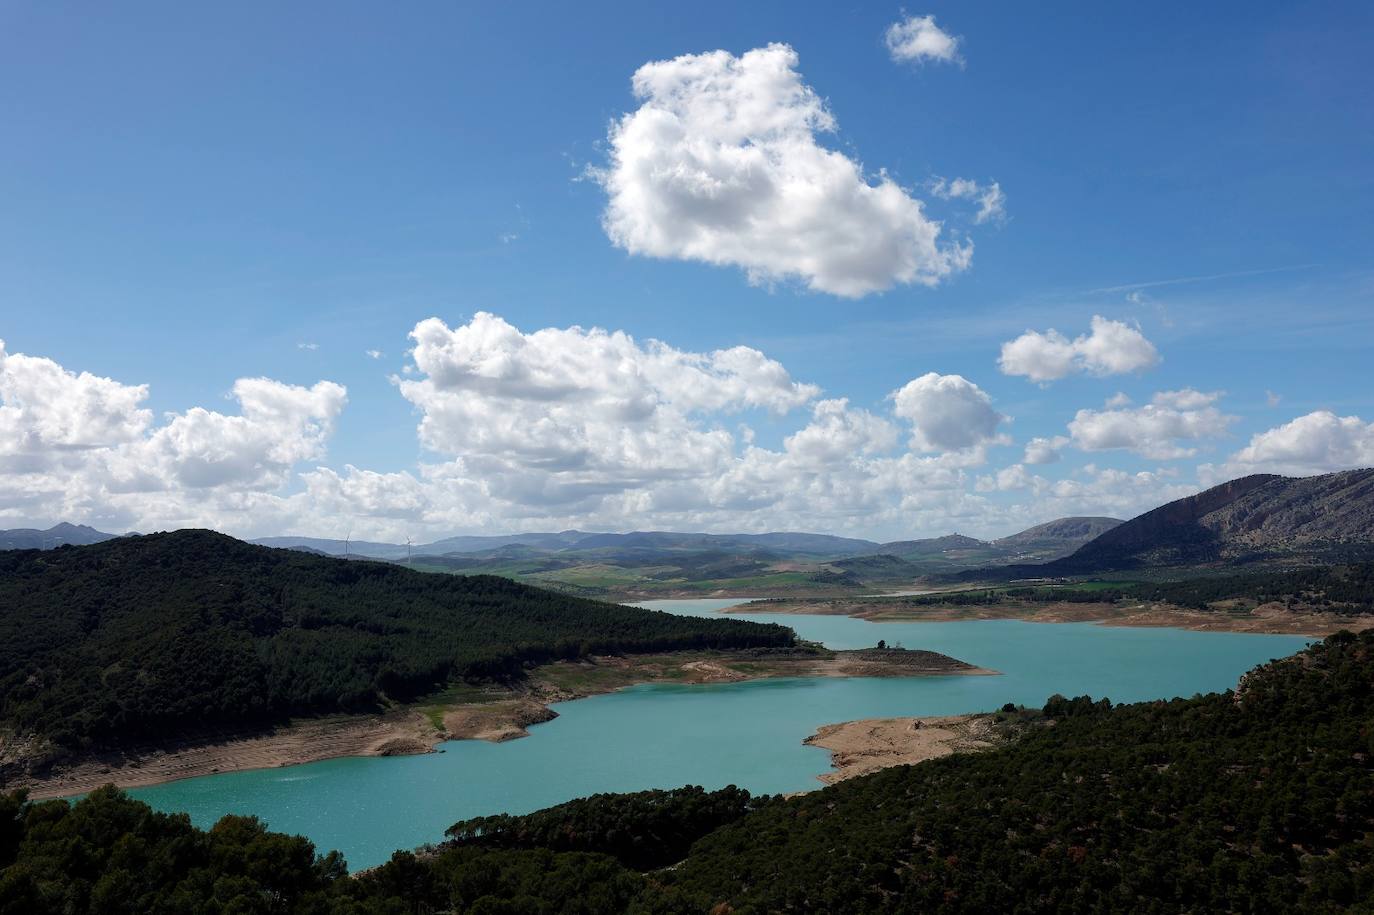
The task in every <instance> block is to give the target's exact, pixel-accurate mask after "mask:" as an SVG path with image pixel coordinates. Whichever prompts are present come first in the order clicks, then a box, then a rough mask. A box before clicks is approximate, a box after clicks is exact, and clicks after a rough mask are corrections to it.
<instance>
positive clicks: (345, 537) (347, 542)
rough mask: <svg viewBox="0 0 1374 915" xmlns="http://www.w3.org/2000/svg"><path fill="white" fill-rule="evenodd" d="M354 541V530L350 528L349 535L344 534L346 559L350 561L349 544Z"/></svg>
mask: <svg viewBox="0 0 1374 915" xmlns="http://www.w3.org/2000/svg"><path fill="white" fill-rule="evenodd" d="M352 539H353V528H351V527H350V528H349V529H348V533H347V534H344V559H348V544H349V541H350V540H352Z"/></svg>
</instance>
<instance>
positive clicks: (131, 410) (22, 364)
mask: <svg viewBox="0 0 1374 915" xmlns="http://www.w3.org/2000/svg"><path fill="white" fill-rule="evenodd" d="M147 396H148V387H147V385H126V384H120V383H119V382H117V381H114V380H112V379H109V378H100V377H98V376H96V375H92V374H90V373H89V372H82V373H81V374H79V375H78V374H75V373H73V372H69V371H67V370H66V369H64V368H63V367H62V366H60V365H58V364H57V363H56V362H54V361H52V360H51V359H44V358H41V357H36V356H26V355H24V354H23V353H13V354H11V353H8V352H6V350H5V341H3V340H0V455H19V454H25V453H28V454H42V453H45V452H49V451H61V450H77V449H90V448H100V447H108V446H112V445H118V444H121V443H123V442H129V441H133V440H135V439H137V438H138V437H139V436H141V435H142V434H143V431H144V430H145V429H146V428H147V427H148V425H149V423H151V422H152V419H153V414H152V411H151V410H147V409H143V408H142V407H140V406H139V405H140V404H141V403H142V402H143V400H144V399H146V398H147Z"/></svg>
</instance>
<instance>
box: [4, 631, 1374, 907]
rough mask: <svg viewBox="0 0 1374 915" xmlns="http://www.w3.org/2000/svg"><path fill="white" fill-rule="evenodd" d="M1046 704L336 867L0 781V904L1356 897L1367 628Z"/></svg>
mask: <svg viewBox="0 0 1374 915" xmlns="http://www.w3.org/2000/svg"><path fill="white" fill-rule="evenodd" d="M1046 714H1048V715H1051V716H1053V717H1054V724H1053V726H1049V727H1042V728H1037V729H1034V730H1032V731H1031V732H1030V733H1029V734H1028V735H1027V736H1025V737H1023V738H1021V739H1020V740H1018V741H1016V742H1014V743H1012V744H1010V745H1008V746H1006V747H1003V748H1000V749H996V750H991V751H987V752H985V753H979V754H972V755H959V756H952V757H945V758H943V759H938V760H933V761H930V762H926V763H922V764H920V765H918V766H902V767H897V768H893V769H887V770H884V771H882V772H878V773H875V774H873V775H870V776H866V777H863V778H856V779H853V780H850V781H847V782H843V783H841V784H839V785H836V786H834V787H831V788H826V789H823V790H820V791H816V792H813V793H811V794H808V795H804V796H801V797H795V798H790V799H786V800H783V799H778V798H764V799H752V798H749V797H748V795H747V794H746V793H744V792H742V791H739V790H737V789H725V790H724V791H721V792H711V793H707V792H702V791H700V789H691V788H687V789H681V790H678V791H669V792H640V793H638V794H632V795H598V796H596V797H592V798H587V799H584V800H582V801H576V802H572V803H570V804H563V805H559V806H558V807H554V808H550V809H548V810H545V811H540V812H538V813H534V814H530V815H528V816H524V817H491V818H484V819H479V820H467V821H464V822H462V823H459V824H456V825H455V826H454V828H453V830H452V834H453V836H454V841H451V842H449V843H447V844H445V845H441V846H439V847H437V848H434V849H426V850H421V851H420V852H419V853H411V852H397V853H396V854H395V855H394V856H393V857H392V859H391V860H390V861H389V862H388V863H386V864H385V865H382V866H381V867H378V868H374V869H372V870H370V871H367V872H365V873H362V874H358V875H355V876H351V877H350V876H347V875H346V871H345V868H344V864H343V862H342V861H340V860H339V858H338V856H337V855H332V854H331V855H323V856H321V855H319V854H317V852H316V850H315V849H314V848H313V847H312V846H311V845H310V843H309V842H307V841H306V840H304V839H300V838H293V837H288V836H282V835H278V834H274V833H270V832H267V831H266V830H264V829H263V828H262V826H261V824H259V823H258V822H257V821H256V820H253V819H251V818H243V817H226V818H225V819H223V820H221V821H220V822H219V823H218V824H217V825H216V826H215V827H214V828H212V829H210V830H208V831H202V830H199V829H196V828H194V827H192V826H191V825H190V824H189V822H188V821H187V819H186V817H185V816H183V815H165V814H159V813H155V812H153V811H152V810H150V809H149V808H148V807H147V806H146V805H144V804H142V803H139V802H137V801H133V800H131V799H129V798H127V797H126V796H124V795H122V794H121V793H119V792H117V791H114V790H112V789H103V790H101V791H98V792H95V793H94V794H92V795H91V796H90V797H88V798H86V799H84V800H82V801H80V802H78V803H76V804H74V805H68V804H67V803H66V802H64V801H48V802H44V803H36V804H29V803H26V802H25V801H24V799H23V797H22V796H21V795H17V794H12V795H9V796H0V915H11V913H14V915H18V913H24V915H49V913H67V915H84V913H112V915H118V913H135V912H136V913H178V915H180V913H192V915H201V913H204V915H211V913H213V915H229V913H235V915H248V913H264V915H266V913H290V915H373V913H386V915H393V913H394V915H400V913H414V915H420V913H437V912H461V913H478V915H492V913H511V915H515V913H519V915H544V913H547V915H553V913H559V915H593V913H615V912H629V913H637V915H658V913H687V912H696V913H707V912H710V913H715V915H725V913H736V915H745V913H751V915H755V913H765V912H825V913H829V912H846V913H866V912H898V913H903V912H912V913H915V912H1179V911H1190V912H1204V911H1205V912H1212V911H1230V912H1278V911H1303V912H1333V913H1334V912H1345V911H1371V905H1374V790H1371V787H1372V786H1374V632H1366V633H1364V634H1362V635H1360V636H1353V635H1351V634H1349V633H1341V634H1338V635H1335V636H1332V637H1330V638H1328V639H1327V640H1326V641H1325V642H1324V643H1321V644H1319V645H1316V646H1314V647H1313V648H1311V649H1309V650H1307V651H1305V652H1302V653H1300V654H1298V655H1295V656H1294V657H1292V658H1287V659H1284V660H1280V661H1276V662H1273V663H1271V664H1268V665H1265V666H1264V667H1261V668H1257V669H1256V670H1255V671H1252V672H1251V673H1250V674H1248V675H1247V676H1246V677H1245V678H1244V679H1243V680H1242V682H1241V684H1240V686H1239V688H1238V689H1237V690H1236V691H1235V692H1229V691H1228V692H1227V693H1224V694H1219V695H1218V694H1213V695H1208V696H1197V697H1194V698H1192V699H1186V700H1182V699H1180V700H1174V701H1169V702H1163V701H1161V702H1148V703H1139V704H1134V705H1121V706H1115V707H1113V706H1112V705H1111V703H1110V702H1106V701H1103V700H1098V701H1092V700H1090V699H1088V698H1086V697H1080V698H1078V699H1073V700H1066V699H1063V698H1062V697H1053V698H1052V699H1051V701H1050V702H1049V703H1047V705H1046ZM636 836H638V837H640V838H642V839H644V840H645V844H643V845H637V844H636V841H635V837H636ZM698 836H699V837H698ZM693 840H695V841H693ZM655 843H657V844H659V845H660V850H659V851H657V852H655V851H654V850H653V849H652V848H651V847H650V846H651V845H653V844H655ZM684 848H686V849H687V850H686V851H685V854H684V853H683V851H682V850H683V849H684ZM679 854H683V855H684V856H683V859H682V860H681V861H677V863H675V864H674V865H673V866H671V867H662V866H661V865H662V864H663V863H664V862H667V861H669V860H674V861H676V859H677V857H678V855H679ZM643 868H657V869H653V870H643Z"/></svg>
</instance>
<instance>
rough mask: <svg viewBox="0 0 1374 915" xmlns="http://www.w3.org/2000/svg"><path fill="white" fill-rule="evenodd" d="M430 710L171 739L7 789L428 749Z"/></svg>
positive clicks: (58, 792) (433, 738)
mask: <svg viewBox="0 0 1374 915" xmlns="http://www.w3.org/2000/svg"><path fill="white" fill-rule="evenodd" d="M438 741H439V737H438V735H437V733H436V731H435V729H434V728H433V727H432V726H431V725H430V724H429V722H428V721H427V720H426V719H425V717H424V716H423V715H420V714H418V713H416V712H399V713H391V714H386V715H366V716H364V715H340V716H334V717H329V718H317V719H311V720H308V721H302V722H299V723H293V724H290V725H285V726H282V727H279V728H276V729H275V730H273V731H271V732H267V733H262V732H256V733H255V732H243V733H238V734H227V735H224V736H222V737H220V738H218V739H211V740H208V741H207V740H202V741H195V742H192V741H186V742H181V743H170V744H166V745H163V746H158V747H147V748H134V749H130V750H127V751H124V752H121V753H107V754H101V755H99V756H94V757H90V758H87V759H85V760H82V761H81V762H78V763H76V764H74V765H69V766H62V767H60V768H56V769H54V770H53V771H52V772H51V773H50V774H49V775H47V776H45V777H43V778H33V777H20V778H15V779H11V780H9V781H7V782H5V784H4V786H3V787H4V788H5V789H7V790H8V789H12V788H21V787H22V788H28V789H29V796H30V797H32V798H35V799H40V798H50V797H64V796H67V795H72V794H84V793H86V792H88V791H92V790H94V789H95V788H98V787H100V786H101V785H106V784H110V783H114V784H116V785H119V786H120V787H121V788H140V787H144V786H147V785H156V784H161V783H163V782H171V781H177V780H179V779H183V778H194V777H196V776H199V775H214V774H216V773H220V772H239V771H243V770H246V769H271V768H276V767H279V766H294V765H298V764H300V763H307V762H316V761H318V760H322V759H332V758H334V757H338V756H399V755H409V754H412V753H428V752H431V751H432V750H433V748H434V745H435V744H436V743H438Z"/></svg>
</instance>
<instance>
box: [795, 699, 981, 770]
mask: <svg viewBox="0 0 1374 915" xmlns="http://www.w3.org/2000/svg"><path fill="white" fill-rule="evenodd" d="M803 742H804V743H806V744H808V745H809V746H813V747H823V748H825V749H827V750H829V751H830V764H831V765H832V766H834V767H835V771H834V772H827V773H825V774H824V775H818V776H817V778H819V779H820V780H821V781H823V782H825V783H826V784H827V785H833V784H835V783H836V782H841V781H844V780H845V779H847V778H854V777H855V776H859V775H867V774H868V773H870V772H876V771H878V770H879V769H886V768H888V767H889V766H907V765H912V764H915V763H919V762H925V761H926V760H927V759H936V758H938V757H941V756H948V755H950V754H951V753H967V752H973V751H976V750H986V749H989V748H991V747H994V746H997V745H998V744H999V743H1003V742H1005V738H1003V737H1001V736H1000V735H999V734H998V732H997V731H996V730H995V728H994V724H993V717H992V716H991V715H950V716H946V717H942V718H866V719H864V720H861V721H846V722H844V723H842V724H827V725H825V726H824V727H822V728H820V729H819V730H818V731H816V733H815V734H813V735H811V736H810V737H808V738H806V740H805V741H803Z"/></svg>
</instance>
